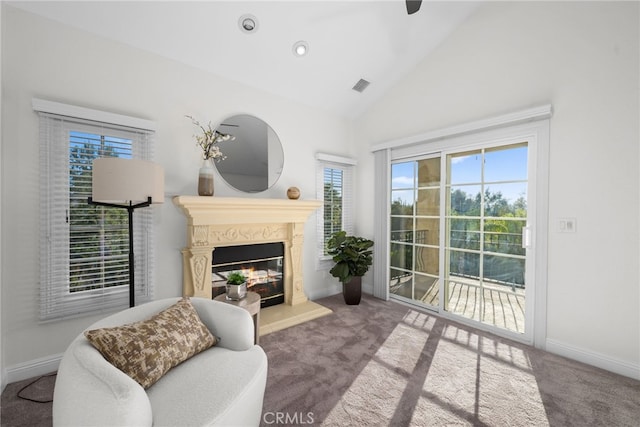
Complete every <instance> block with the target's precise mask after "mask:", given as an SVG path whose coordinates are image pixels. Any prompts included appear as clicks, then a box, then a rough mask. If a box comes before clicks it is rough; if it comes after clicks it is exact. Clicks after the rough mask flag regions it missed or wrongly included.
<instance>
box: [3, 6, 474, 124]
mask: <svg viewBox="0 0 640 427" xmlns="http://www.w3.org/2000/svg"><path fill="white" fill-rule="evenodd" d="M8 3H9V4H11V5H12V6H15V7H18V8H21V9H24V10H27V11H30V12H33V13H36V14H39V15H42V16H45V17H47V18H50V19H53V20H57V21H60V22H62V23H65V24H68V25H71V26H74V27H77V28H80V29H83V30H86V31H89V32H92V33H95V34H98V35H101V36H104V37H107V38H110V39H113V40H116V41H119V42H122V43H126V44H128V45H131V46H134V47H137V48H140V49H144V50H147V51H150V52H153V53H156V54H159V55H161V56H164V57H167V58H171V59H174V60H177V61H180V62H183V63H185V64H188V65H191V66H194V67H197V68H200V69H203V70H206V71H208V72H211V73H213V74H216V75H219V76H222V77H225V78H228V79H231V80H234V81H238V82H240V83H244V84H246V85H249V86H252V87H256V88H258V89H261V90H264V91H267V92H270V93H273V94H277V95H280V96H283V97H285V98H288V99H291V100H294V101H296V102H300V103H303V104H306V105H309V106H314V107H318V108H321V109H324V110H328V111H330V112H333V113H335V114H338V115H340V116H344V117H347V118H354V117H357V116H358V115H360V114H361V113H362V112H364V111H365V110H366V109H367V107H368V106H369V105H370V104H371V103H372V102H374V101H375V100H376V99H378V98H379V97H380V96H382V95H383V94H384V93H385V92H386V91H387V90H388V89H389V88H390V87H391V86H392V85H393V84H394V83H395V82H397V81H398V80H399V79H401V78H402V77H403V76H405V75H406V74H407V73H408V72H410V71H411V70H412V69H413V68H414V67H415V66H416V65H417V64H418V63H419V62H420V61H421V60H422V59H424V58H425V57H426V56H427V55H428V54H429V53H430V52H431V51H432V50H433V49H435V48H436V47H437V46H438V45H439V44H440V43H442V41H443V40H444V39H445V38H446V37H447V36H449V35H450V34H451V33H452V32H453V31H454V30H455V29H456V27H457V26H458V25H460V23H461V22H462V21H463V20H465V19H466V18H467V17H468V16H469V15H470V14H472V13H473V12H474V11H475V10H476V9H477V7H478V6H479V2H477V1H475V2H461V1H430V0H424V1H423V2H422V6H421V8H420V10H419V11H418V12H416V13H415V14H412V15H409V14H408V13H407V9H406V7H405V2H404V0H378V1H375V0H374V1H363V0H347V1H309V0H297V1H291V0H290V1H268V0H263V1H253V2H247V1H195V2H187V1H68V2H59V1H44V2H37V1H27V2H8ZM245 15H251V16H252V17H254V18H255V21H256V28H255V29H254V30H253V31H252V32H246V31H243V30H242V29H241V25H240V23H239V21H240V18H241V17H242V16H245ZM298 41H304V42H306V43H307V45H308V52H307V54H306V55H304V56H302V57H298V56H296V55H294V52H293V50H294V49H293V46H294V44H295V43H296V42H298ZM360 79H364V80H366V81H368V82H370V85H369V86H368V87H367V88H366V89H365V90H364V91H363V92H357V91H355V90H353V89H352V87H353V86H354V85H355V84H356V83H357V82H358V81H359V80H360Z"/></svg>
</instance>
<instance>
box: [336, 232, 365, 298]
mask: <svg viewBox="0 0 640 427" xmlns="http://www.w3.org/2000/svg"><path fill="white" fill-rule="evenodd" d="M372 246H373V241H372V240H369V239H365V238H364V237H357V236H347V233H346V232H345V231H338V232H335V233H333V234H332V235H331V238H330V239H329V241H328V242H327V252H328V254H329V255H331V256H332V257H333V261H334V262H335V263H336V265H334V266H333V268H332V269H331V270H330V271H329V272H330V273H331V275H332V276H333V277H337V278H338V280H340V282H342V295H343V296H344V302H345V303H346V304H348V305H358V304H360V298H361V296H362V276H364V274H365V273H366V272H367V271H368V270H369V267H370V266H371V264H372V263H373V256H372V254H373V252H372V251H371V249H370V248H371V247H372Z"/></svg>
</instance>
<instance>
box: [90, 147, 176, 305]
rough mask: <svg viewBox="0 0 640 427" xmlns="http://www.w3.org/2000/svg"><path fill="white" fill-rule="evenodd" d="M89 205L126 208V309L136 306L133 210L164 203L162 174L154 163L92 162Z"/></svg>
mask: <svg viewBox="0 0 640 427" xmlns="http://www.w3.org/2000/svg"><path fill="white" fill-rule="evenodd" d="M92 169H93V170H92V192H91V197H89V199H88V200H87V202H88V203H89V204H90V205H97V206H106V207H110V208H121V209H126V210H127V212H128V213H129V306H130V307H133V306H135V305H136V298H135V295H136V292H135V263H134V254H133V211H134V210H135V209H138V208H143V207H146V206H149V205H151V204H152V203H154V204H155V203H163V202H164V171H163V170H162V167H161V166H160V165H158V164H155V163H153V162H149V161H146V160H137V159H122V158H119V157H103V158H100V159H95V160H94V161H93V167H92Z"/></svg>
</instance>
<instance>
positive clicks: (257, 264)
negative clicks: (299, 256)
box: [211, 243, 284, 308]
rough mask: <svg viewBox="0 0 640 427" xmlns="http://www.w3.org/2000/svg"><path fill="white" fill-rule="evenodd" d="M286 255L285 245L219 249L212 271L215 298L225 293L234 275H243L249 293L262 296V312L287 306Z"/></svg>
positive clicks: (275, 244)
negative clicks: (236, 273)
mask: <svg viewBox="0 0 640 427" xmlns="http://www.w3.org/2000/svg"><path fill="white" fill-rule="evenodd" d="M283 255H284V245H283V244H282V243H262V244H257V245H243V246H228V247H219V248H216V249H215V250H214V251H213V264H212V267H211V277H212V284H211V286H212V295H213V297H214V298H215V297H216V296H218V295H220V294H223V293H224V292H225V284H226V283H227V276H228V275H229V274H230V273H231V272H233V271H241V272H242V273H243V274H244V275H245V276H246V277H247V290H248V291H252V292H256V293H258V294H259V295H260V306H261V308H264V307H270V306H272V305H276V304H282V303H284V280H283V275H282V272H283V264H284V257H283Z"/></svg>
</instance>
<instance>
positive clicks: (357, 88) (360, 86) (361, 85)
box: [351, 79, 370, 93]
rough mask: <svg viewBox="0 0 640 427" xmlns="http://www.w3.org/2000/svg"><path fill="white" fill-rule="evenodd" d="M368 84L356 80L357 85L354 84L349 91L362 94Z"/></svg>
mask: <svg viewBox="0 0 640 427" xmlns="http://www.w3.org/2000/svg"><path fill="white" fill-rule="evenodd" d="M369 84H370V83H369V82H368V81H366V80H365V79H360V80H358V83H356V84H355V86H353V87H352V88H351V89H353V90H355V91H356V92H360V93H362V92H363V91H364V90H365V89H366V88H367V86H369Z"/></svg>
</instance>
